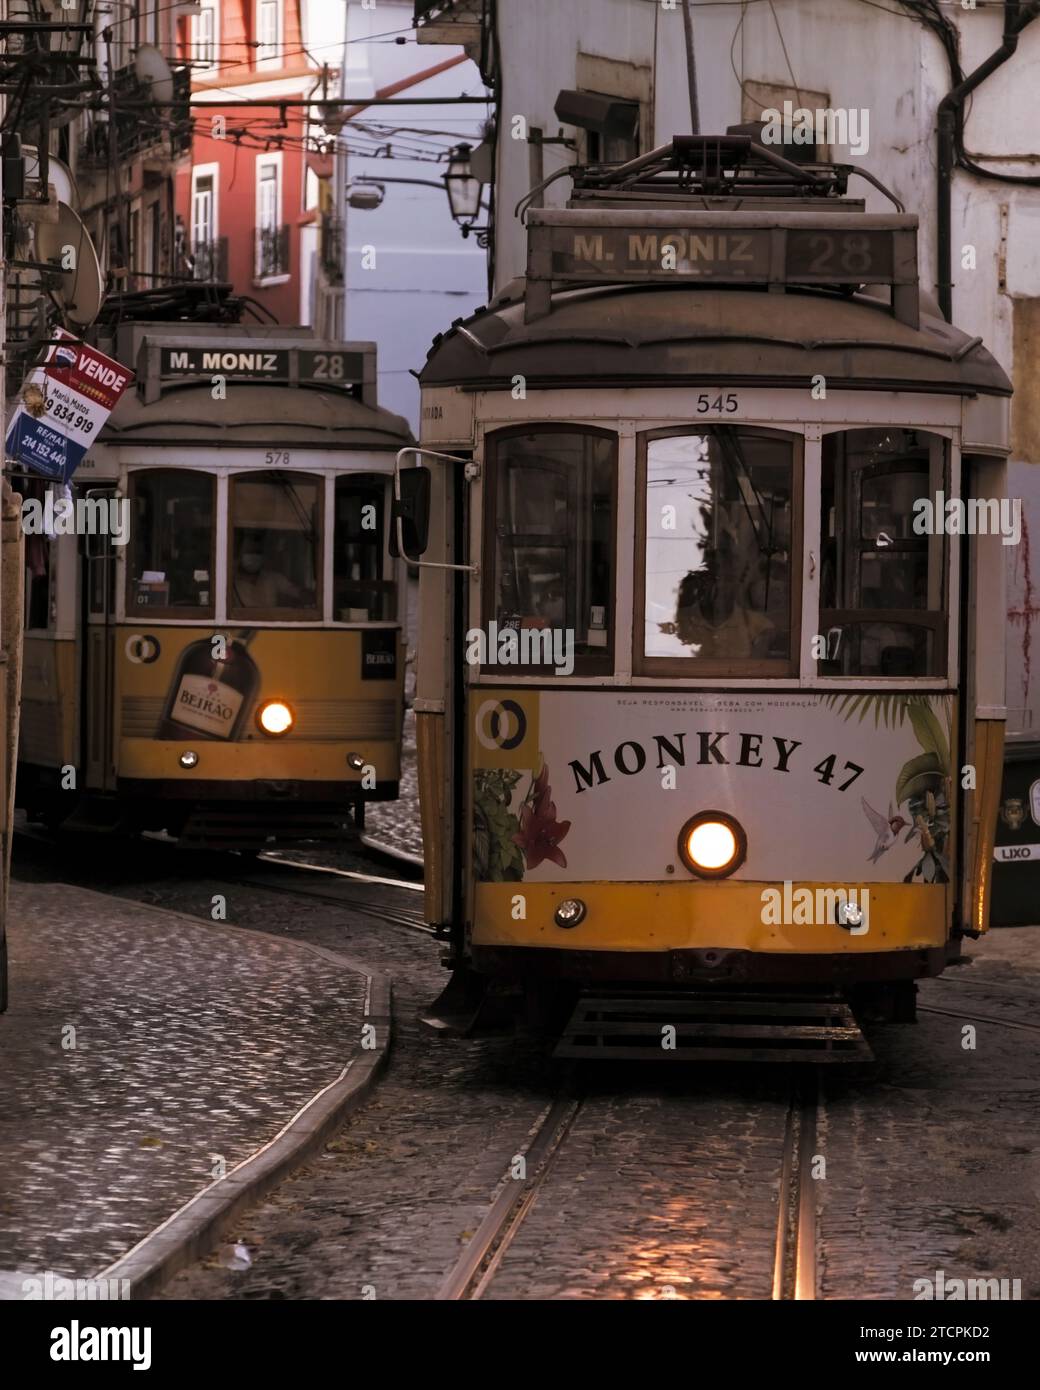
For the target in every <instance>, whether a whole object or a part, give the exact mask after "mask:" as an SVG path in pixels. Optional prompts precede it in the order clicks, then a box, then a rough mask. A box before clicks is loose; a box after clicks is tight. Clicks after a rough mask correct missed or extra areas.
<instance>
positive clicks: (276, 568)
mask: <svg viewBox="0 0 1040 1390" xmlns="http://www.w3.org/2000/svg"><path fill="white" fill-rule="evenodd" d="M321 493H322V488H321V479H319V478H316V477H314V476H313V475H312V474H307V473H289V472H286V471H274V472H262V473H260V472H258V473H240V474H238V475H236V476H235V477H233V478H232V480H231V500H230V524H231V546H230V554H229V556H228V615H229V617H231V618H253V619H260V620H263V619H264V618H269V619H270V618H279V619H294V618H295V619H298V620H308V621H311V620H314V619H318V618H320V617H321V603H320V594H321V588H320V582H319V576H320V574H321V526H322V522H321Z"/></svg>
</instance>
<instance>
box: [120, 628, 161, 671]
mask: <svg viewBox="0 0 1040 1390" xmlns="http://www.w3.org/2000/svg"><path fill="white" fill-rule="evenodd" d="M123 650H124V651H125V652H126V658H127V660H128V661H132V662H133V663H134V665H135V666H150V665H151V664H152V662H153V661H158V659H159V653H160V652H161V651H162V648H161V647H160V646H159V639H158V637H152V636H151V634H150V633H145V634H144V636H141V635H140V634H136V633H135V635H134V636H133V637H128V638H127V639H126V646H125V647H124V648H123Z"/></svg>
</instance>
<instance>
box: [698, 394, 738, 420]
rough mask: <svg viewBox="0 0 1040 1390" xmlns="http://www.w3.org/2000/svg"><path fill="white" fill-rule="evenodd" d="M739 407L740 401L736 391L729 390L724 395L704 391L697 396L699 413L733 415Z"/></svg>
mask: <svg viewBox="0 0 1040 1390" xmlns="http://www.w3.org/2000/svg"><path fill="white" fill-rule="evenodd" d="M739 408H740V402H739V401H738V400H737V393H736V392H735V391H727V392H726V393H725V394H724V395H718V396H713V395H711V394H710V392H706V391H702V392H701V394H700V395H699V396H698V397H697V414H698V415H732V414H734V412H735V411H737V410H738V409H739Z"/></svg>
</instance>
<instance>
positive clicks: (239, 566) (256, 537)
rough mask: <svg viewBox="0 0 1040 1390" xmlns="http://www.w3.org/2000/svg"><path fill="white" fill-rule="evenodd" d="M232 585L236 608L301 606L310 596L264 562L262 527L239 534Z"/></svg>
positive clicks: (306, 602) (309, 600)
mask: <svg viewBox="0 0 1040 1390" xmlns="http://www.w3.org/2000/svg"><path fill="white" fill-rule="evenodd" d="M231 588H232V598H233V600H234V603H235V605H236V607H239V608H256V609H264V608H303V607H306V606H307V605H308V603H310V602H311V600H312V595H310V594H308V593H306V592H305V591H304V590H303V589H301V588H300V586H299V585H298V584H295V583H294V582H293V581H292V580H291V579H290V578H289V576H288V575H286V574H283V573H282V572H281V571H280V570H278V569H275V568H273V567H272V566H271V565H270V564H269V563H267V562H266V560H265V546H264V533H263V532H262V531H245V532H242V533H241V534H240V538H239V541H238V555H237V558H236V563H235V572H234V575H233V576H232V580H231Z"/></svg>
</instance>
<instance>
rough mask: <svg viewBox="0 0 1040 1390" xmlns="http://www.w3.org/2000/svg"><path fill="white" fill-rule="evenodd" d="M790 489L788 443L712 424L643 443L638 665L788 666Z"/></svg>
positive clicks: (790, 654) (793, 657)
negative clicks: (643, 512)
mask: <svg viewBox="0 0 1040 1390" xmlns="http://www.w3.org/2000/svg"><path fill="white" fill-rule="evenodd" d="M794 487H795V472H794V440H793V439H792V438H791V437H790V436H782V435H779V434H776V433H766V432H765V431H753V430H744V429H737V428H736V427H734V426H728V425H718V426H715V427H713V428H704V429H698V430H696V431H692V430H687V431H684V432H681V433H670V434H661V435H651V436H649V437H648V438H647V440H646V477H645V499H646V502H645V505H646V559H645V566H644V575H643V579H644V595H643V623H644V646H643V655H644V658H646V659H650V660H654V659H656V660H658V661H660V660H662V659H672V660H674V659H676V658H680V659H684V660H692V661H696V662H697V663H698V669H699V670H707V669H709V668H710V669H712V670H722V669H725V670H727V671H728V670H734V669H735V670H737V671H746V672H748V673H750V672H751V670H752V669H754V668H759V667H760V668H761V669H763V670H774V671H775V670H776V669H777V668H778V667H788V666H790V667H792V669H793V664H794V662H795V661H796V653H795V649H794V643H793V641H792V596H791V569H792V566H791V538H792V529H793V517H794V501H795V498H794Z"/></svg>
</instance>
